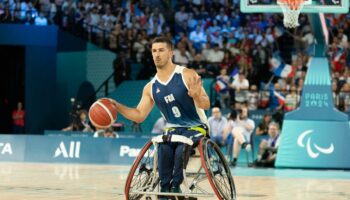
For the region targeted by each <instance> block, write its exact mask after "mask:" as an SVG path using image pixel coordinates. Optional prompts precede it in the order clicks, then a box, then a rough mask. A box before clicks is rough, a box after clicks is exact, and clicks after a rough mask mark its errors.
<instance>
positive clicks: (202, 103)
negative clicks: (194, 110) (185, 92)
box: [193, 95, 210, 110]
mask: <svg viewBox="0 0 350 200" xmlns="http://www.w3.org/2000/svg"><path fill="white" fill-rule="evenodd" d="M193 100H194V102H195V104H196V105H197V106H198V107H199V108H201V109H204V110H208V109H209V108H210V100H209V97H208V96H207V95H200V96H199V97H196V98H193Z"/></svg>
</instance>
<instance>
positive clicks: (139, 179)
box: [125, 141, 159, 200]
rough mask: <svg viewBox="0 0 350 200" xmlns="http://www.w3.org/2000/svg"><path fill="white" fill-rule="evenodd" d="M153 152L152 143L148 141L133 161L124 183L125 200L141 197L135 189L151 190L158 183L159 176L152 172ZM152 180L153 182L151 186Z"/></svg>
mask: <svg viewBox="0 0 350 200" xmlns="http://www.w3.org/2000/svg"><path fill="white" fill-rule="evenodd" d="M154 153H155V149H154V146H153V143H152V142H151V141H149V142H147V143H146V144H145V146H144V147H143V148H142V150H141V152H140V153H139V155H138V156H137V158H136V160H135V161H134V164H133V165H132V167H131V169H130V172H129V175H128V178H127V179H126V184H125V197H126V199H127V200H138V199H141V198H142V196H143V194H139V193H137V191H140V192H144V191H149V190H151V189H152V190H153V189H154V188H155V187H156V186H157V185H158V183H159V177H158V175H157V174H154V172H153V168H154V165H153V161H154V160H153V155H154ZM155 167H156V166H155ZM154 179H155V180H154ZM152 182H153V183H154V184H153V186H152Z"/></svg>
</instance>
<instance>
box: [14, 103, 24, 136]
mask: <svg viewBox="0 0 350 200" xmlns="http://www.w3.org/2000/svg"><path fill="white" fill-rule="evenodd" d="M24 115H25V112H24V110H23V104H22V102H18V103H17V109H16V110H14V111H13V112H12V120H13V133H24Z"/></svg>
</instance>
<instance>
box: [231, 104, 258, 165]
mask: <svg viewBox="0 0 350 200" xmlns="http://www.w3.org/2000/svg"><path fill="white" fill-rule="evenodd" d="M237 113H238V115H237V119H236V121H235V126H234V127H233V129H232V131H231V133H232V135H233V138H234V142H233V161H232V162H231V163H230V165H231V166H236V164H237V158H238V155H239V153H240V151H241V148H244V149H246V150H247V151H250V150H251V145H250V136H251V134H252V133H253V131H254V128H255V122H254V121H253V120H252V119H249V118H248V108H247V106H246V105H244V106H242V108H241V109H240V110H237Z"/></svg>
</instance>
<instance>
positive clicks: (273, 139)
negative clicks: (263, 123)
mask: <svg viewBox="0 0 350 200" xmlns="http://www.w3.org/2000/svg"><path fill="white" fill-rule="evenodd" d="M268 134H269V138H268V139H267V140H263V141H261V143H260V145H259V154H258V158H257V161H256V162H255V166H262V167H274V165H275V160H276V154H277V149H278V146H279V142H280V137H279V136H280V126H279V124H278V123H275V122H271V123H270V124H269V129H268Z"/></svg>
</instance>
